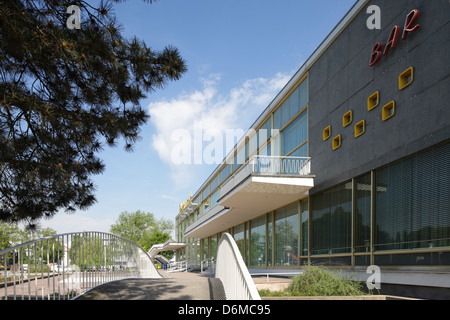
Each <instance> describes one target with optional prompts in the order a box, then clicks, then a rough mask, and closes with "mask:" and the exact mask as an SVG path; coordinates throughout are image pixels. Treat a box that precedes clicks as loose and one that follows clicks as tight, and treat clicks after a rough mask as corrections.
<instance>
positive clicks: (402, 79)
mask: <svg viewBox="0 0 450 320" xmlns="http://www.w3.org/2000/svg"><path fill="white" fill-rule="evenodd" d="M407 77H411V80H410V81H409V82H406V78H407ZM413 82H414V68H413V67H409V68H408V69H406V70H405V71H403V72H402V73H401V74H400V75H399V76H398V89H399V90H403V89H405V88H406V87H408V86H409V85H410V84H411V83H413Z"/></svg>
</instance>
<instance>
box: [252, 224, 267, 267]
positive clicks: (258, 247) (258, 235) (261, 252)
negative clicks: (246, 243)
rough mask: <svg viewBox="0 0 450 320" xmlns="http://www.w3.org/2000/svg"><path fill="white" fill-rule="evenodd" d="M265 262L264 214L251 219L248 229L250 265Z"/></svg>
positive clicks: (258, 264)
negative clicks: (249, 228)
mask: <svg viewBox="0 0 450 320" xmlns="http://www.w3.org/2000/svg"><path fill="white" fill-rule="evenodd" d="M265 264H266V216H265V215H264V216H261V217H259V218H256V219H254V220H252V221H251V230H250V265H252V266H263V265H265Z"/></svg>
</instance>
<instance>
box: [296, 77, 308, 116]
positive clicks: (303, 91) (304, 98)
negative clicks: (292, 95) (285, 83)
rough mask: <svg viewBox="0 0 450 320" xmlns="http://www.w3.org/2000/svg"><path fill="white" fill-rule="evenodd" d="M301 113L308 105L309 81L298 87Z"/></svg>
mask: <svg viewBox="0 0 450 320" xmlns="http://www.w3.org/2000/svg"><path fill="white" fill-rule="evenodd" d="M297 91H298V105H299V111H300V110H302V109H303V108H304V107H306V106H307V105H308V79H305V80H304V81H303V82H302V84H301V85H300V86H299V87H298V89H297Z"/></svg>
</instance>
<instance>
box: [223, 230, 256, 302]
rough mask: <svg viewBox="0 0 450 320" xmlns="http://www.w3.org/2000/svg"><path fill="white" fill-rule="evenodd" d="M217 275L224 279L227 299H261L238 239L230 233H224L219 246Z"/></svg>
mask: <svg viewBox="0 0 450 320" xmlns="http://www.w3.org/2000/svg"><path fill="white" fill-rule="evenodd" d="M215 277H216V278H218V279H220V280H221V281H222V284H223V288H224V290H225V295H226V297H227V300H261V297H260V296H259V293H258V290H257V289H256V285H255V283H254V282H253V279H252V277H251V276H250V273H249V272H248V269H247V267H246V265H245V263H244V260H243V259H242V255H241V253H240V251H239V248H238V246H237V244H236V241H234V239H233V237H232V236H231V235H230V234H229V233H224V234H223V235H222V237H221V238H220V241H219V245H218V246H217V260H216V274H215Z"/></svg>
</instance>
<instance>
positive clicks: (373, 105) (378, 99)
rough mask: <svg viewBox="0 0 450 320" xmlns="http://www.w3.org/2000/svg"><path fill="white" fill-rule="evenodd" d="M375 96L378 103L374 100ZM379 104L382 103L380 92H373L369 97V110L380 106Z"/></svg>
mask: <svg viewBox="0 0 450 320" xmlns="http://www.w3.org/2000/svg"><path fill="white" fill-rule="evenodd" d="M375 98H376V99H377V103H376V104H374V103H373V100H374V99H375ZM379 104H380V92H379V91H377V92H375V93H373V94H372V95H371V96H370V97H369V98H367V110H368V111H370V110H372V109H375V108H376V107H378V105H379Z"/></svg>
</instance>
